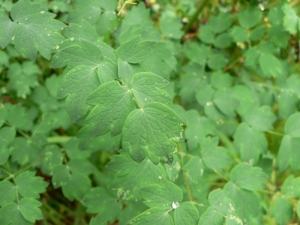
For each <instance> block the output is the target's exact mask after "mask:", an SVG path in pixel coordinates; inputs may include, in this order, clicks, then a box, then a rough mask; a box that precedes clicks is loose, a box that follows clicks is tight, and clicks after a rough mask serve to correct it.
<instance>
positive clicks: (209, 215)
mask: <svg viewBox="0 0 300 225" xmlns="http://www.w3.org/2000/svg"><path fill="white" fill-rule="evenodd" d="M198 225H223V217H222V216H221V215H220V214H219V213H218V212H217V211H216V210H215V209H214V208H212V207H208V208H207V210H206V211H205V213H203V214H202V216H201V217H200V220H199V223H198Z"/></svg>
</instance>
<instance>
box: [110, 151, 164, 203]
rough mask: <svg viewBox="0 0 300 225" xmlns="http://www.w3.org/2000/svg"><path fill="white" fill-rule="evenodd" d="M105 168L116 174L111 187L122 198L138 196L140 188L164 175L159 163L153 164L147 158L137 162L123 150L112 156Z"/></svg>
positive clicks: (128, 198) (157, 181)
mask: <svg viewBox="0 0 300 225" xmlns="http://www.w3.org/2000/svg"><path fill="white" fill-rule="evenodd" d="M107 168H108V169H110V170H112V171H113V172H114V173H115V174H116V175H115V179H114V181H113V183H112V184H111V188H112V190H114V191H115V192H117V195H118V198H120V199H123V200H130V199H135V198H140V196H139V194H138V193H137V191H138V190H139V189H140V188H143V187H146V186H148V185H150V184H155V183H159V180H160V179H159V178H160V177H161V178H162V177H165V176H166V174H165V169H164V168H163V167H162V165H161V164H159V165H154V164H153V163H152V162H151V161H150V160H149V159H146V160H144V161H142V162H140V163H137V162H135V161H134V160H132V158H131V157H130V156H129V155H128V154H126V153H124V152H122V153H121V154H120V155H115V156H113V159H112V161H111V162H109V163H108V164H107Z"/></svg>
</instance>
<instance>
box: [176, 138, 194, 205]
mask: <svg viewBox="0 0 300 225" xmlns="http://www.w3.org/2000/svg"><path fill="white" fill-rule="evenodd" d="M177 148H178V150H179V153H184V152H183V150H182V148H181V145H180V143H177ZM180 156H181V157H180V162H181V168H182V167H183V166H184V160H183V155H182V154H180ZM182 174H183V178H184V182H185V186H186V190H187V193H188V196H189V200H190V201H191V202H194V198H193V195H192V191H191V187H190V184H189V180H188V178H187V176H186V173H185V172H184V171H182Z"/></svg>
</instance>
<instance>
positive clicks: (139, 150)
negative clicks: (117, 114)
mask: <svg viewBox="0 0 300 225" xmlns="http://www.w3.org/2000/svg"><path fill="white" fill-rule="evenodd" d="M181 126H182V119H181V118H180V117H179V116H178V115H177V114H176V113H175V112H174V111H173V110H172V109H170V108H168V107H167V106H165V105H163V104H161V103H157V102H154V103H149V104H147V105H145V107H144V108H141V109H136V110H134V111H133V112H132V113H131V114H130V115H129V116H128V118H127V119H126V121H125V123H124V127H123V131H122V136H123V137H122V146H123V148H124V150H126V151H128V152H129V154H130V156H131V157H132V158H133V159H134V160H135V161H137V162H141V161H143V160H144V159H145V158H146V156H147V155H148V157H149V158H150V159H151V161H152V162H153V163H154V164H158V163H159V161H160V160H161V161H163V162H167V163H171V162H172V159H173V157H172V153H173V152H175V151H176V149H177V146H176V143H175V142H179V141H181V140H182V139H183V131H182V127H181Z"/></svg>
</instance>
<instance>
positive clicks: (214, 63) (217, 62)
mask: <svg viewBox="0 0 300 225" xmlns="http://www.w3.org/2000/svg"><path fill="white" fill-rule="evenodd" d="M227 63H228V59H227V58H226V57H225V56H224V55H223V54H222V53H215V54H212V55H211V56H210V57H209V59H208V66H209V68H211V69H213V70H219V69H222V68H223V67H225V66H226V64H227Z"/></svg>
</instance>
